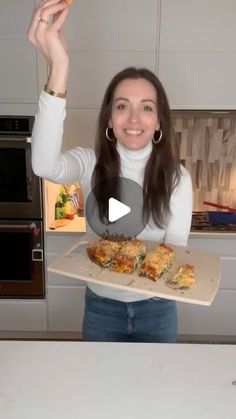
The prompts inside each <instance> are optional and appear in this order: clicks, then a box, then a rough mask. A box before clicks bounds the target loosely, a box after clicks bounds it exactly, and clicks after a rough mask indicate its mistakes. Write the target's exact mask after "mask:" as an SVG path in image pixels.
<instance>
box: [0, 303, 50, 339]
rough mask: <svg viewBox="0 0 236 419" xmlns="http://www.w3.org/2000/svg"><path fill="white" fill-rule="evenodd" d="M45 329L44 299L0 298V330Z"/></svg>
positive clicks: (42, 330)
mask: <svg viewBox="0 0 236 419" xmlns="http://www.w3.org/2000/svg"><path fill="white" fill-rule="evenodd" d="M46 330H47V320H46V302H45V300H28V299H27V300H26V299H20V300H15V299H14V300H11V299H4V300H0V332H3V331H32V332H36V331H40V332H44V331H46Z"/></svg>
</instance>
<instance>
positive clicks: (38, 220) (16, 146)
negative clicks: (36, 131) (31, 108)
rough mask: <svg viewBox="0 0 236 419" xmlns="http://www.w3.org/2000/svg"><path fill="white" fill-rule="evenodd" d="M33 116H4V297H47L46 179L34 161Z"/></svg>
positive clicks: (0, 284)
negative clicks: (34, 169)
mask: <svg viewBox="0 0 236 419" xmlns="http://www.w3.org/2000/svg"><path fill="white" fill-rule="evenodd" d="M33 121H34V117H33V116H0V241H1V249H2V250H1V251H0V298H43V297H44V295H45V291H44V288H45V287H44V281H45V274H44V269H45V267H44V241H43V232H44V228H43V196H42V180H41V179H40V178H39V177H38V176H36V175H35V174H34V173H33V170H32V166H31V133H32V126H33Z"/></svg>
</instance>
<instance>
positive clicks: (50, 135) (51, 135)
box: [32, 92, 192, 302]
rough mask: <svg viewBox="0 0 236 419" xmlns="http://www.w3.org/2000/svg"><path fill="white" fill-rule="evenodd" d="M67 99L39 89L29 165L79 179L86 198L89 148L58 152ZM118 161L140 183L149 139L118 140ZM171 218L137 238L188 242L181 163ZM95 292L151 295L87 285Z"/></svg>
mask: <svg viewBox="0 0 236 419" xmlns="http://www.w3.org/2000/svg"><path fill="white" fill-rule="evenodd" d="M65 105H66V101H65V100H64V99H60V98H56V97H53V96H51V95H49V94H47V93H45V92H42V93H41V95H40V99H39V108H38V112H37V115H36V117H35V123H34V128H33V132H32V166H33V170H34V172H35V173H36V174H37V175H38V176H40V177H42V178H45V179H48V180H50V181H52V182H56V183H73V182H80V184H81V186H82V189H83V193H84V198H85V201H86V199H87V197H88V195H89V193H90V192H91V178H92V173H93V169H94V166H95V163H96V158H95V153H94V151H93V150H92V149H89V148H81V147H76V148H74V149H72V150H69V151H66V152H64V153H62V152H61V145H62V138H63V125H64V118H65V115H66V108H65ZM117 150H118V152H119V154H120V160H121V176H123V177H126V178H129V179H131V180H133V181H135V182H137V183H138V184H139V185H140V186H142V184H143V177H144V170H145V165H146V163H147V161H148V158H149V156H150V153H151V150H152V142H151V141H150V143H148V144H147V145H146V146H145V147H144V148H143V149H141V150H135V151H133V150H128V149H126V148H125V147H124V146H123V145H121V144H120V143H117ZM170 207H171V213H172V215H171V217H170V220H169V223H168V225H167V226H166V228H165V230H162V229H160V228H158V227H157V226H155V225H153V223H152V224H151V225H150V224H148V225H147V226H146V227H145V229H144V230H143V231H142V233H141V234H140V235H139V238H142V239H144V240H151V241H156V242H159V241H165V242H167V243H170V244H176V245H181V246H184V245H186V244H187V240H188V235H189V231H190V226H191V216H192V183H191V177H190V175H189V173H188V171H187V170H186V169H185V168H184V167H183V166H181V179H180V183H179V185H178V186H177V188H176V189H175V191H174V193H173V194H172V197H171V202H170ZM88 286H89V288H90V289H91V290H92V291H94V292H95V293H96V294H98V295H100V296H103V297H106V298H112V299H115V300H119V301H125V302H128V301H138V300H143V299H147V298H150V297H149V296H147V295H142V294H140V293H135V292H133V291H125V290H118V289H115V288H113V287H108V286H102V285H96V284H93V283H89V284H88Z"/></svg>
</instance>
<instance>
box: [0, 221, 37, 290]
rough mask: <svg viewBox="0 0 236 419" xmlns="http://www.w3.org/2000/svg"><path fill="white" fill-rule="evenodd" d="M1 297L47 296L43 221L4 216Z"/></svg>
mask: <svg viewBox="0 0 236 419" xmlns="http://www.w3.org/2000/svg"><path fill="white" fill-rule="evenodd" d="M0 242H1V258H0V260H1V261H0V297H1V298H29V297H30V298H42V297H43V296H44V243H43V222H42V221H39V220H28V221H27V220H0Z"/></svg>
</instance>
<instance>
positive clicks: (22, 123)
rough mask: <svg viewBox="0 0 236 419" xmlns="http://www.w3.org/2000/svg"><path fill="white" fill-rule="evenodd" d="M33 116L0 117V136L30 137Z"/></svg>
mask: <svg viewBox="0 0 236 419" xmlns="http://www.w3.org/2000/svg"><path fill="white" fill-rule="evenodd" d="M33 122H34V116H10V115H9V116H4V115H0V136H3V135H4V136H12V135H14V136H24V137H25V136H30V135H31V133H32V127H33Z"/></svg>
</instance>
